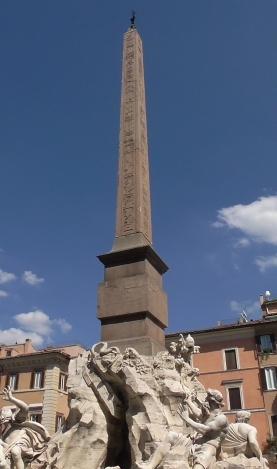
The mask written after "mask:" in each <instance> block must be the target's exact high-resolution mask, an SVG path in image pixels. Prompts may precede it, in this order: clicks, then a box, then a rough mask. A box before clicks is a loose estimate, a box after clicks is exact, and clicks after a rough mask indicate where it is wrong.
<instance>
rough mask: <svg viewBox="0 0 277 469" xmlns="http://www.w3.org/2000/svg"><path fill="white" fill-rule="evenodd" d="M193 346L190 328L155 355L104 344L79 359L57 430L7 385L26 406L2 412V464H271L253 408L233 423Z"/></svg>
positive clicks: (36, 468) (203, 468)
mask: <svg viewBox="0 0 277 469" xmlns="http://www.w3.org/2000/svg"><path fill="white" fill-rule="evenodd" d="M194 353H199V347H197V346H195V344H194V339H193V338H192V337H191V336H190V335H188V336H187V337H186V338H184V337H183V336H182V335H180V339H179V341H178V342H177V343H176V342H172V343H171V344H170V347H169V350H168V351H164V352H160V353H158V354H157V355H156V356H154V357H153V356H141V355H139V353H138V352H137V351H136V350H135V349H133V348H127V349H126V350H125V352H124V353H121V352H120V350H119V349H118V348H117V347H109V346H108V344H107V343H105V342H99V343H97V344H95V345H94V346H93V347H92V349H91V350H90V351H87V352H85V353H84V354H83V355H82V356H79V357H78V358H76V359H74V360H71V362H70V366H69V379H68V404H69V415H68V417H67V419H66V421H65V423H64V425H63V427H62V428H61V429H60V430H58V432H57V433H56V434H55V435H53V436H52V437H51V438H50V437H49V435H48V433H47V431H46V429H45V428H44V427H43V426H42V425H40V424H38V423H36V422H31V421H30V420H29V418H28V406H27V404H25V403H24V402H22V401H20V400H18V399H16V398H15V397H14V396H13V395H12V393H11V391H10V389H9V388H7V389H6V390H5V391H4V393H5V399H6V400H8V401H10V402H11V403H12V404H13V405H15V406H16V407H17V411H16V412H15V413H14V414H12V412H11V410H10V409H8V408H7V407H6V408H3V409H2V411H1V414H0V419H1V420H0V422H1V424H2V429H3V430H2V439H1V440H0V469H24V468H28V469H75V468H76V469H77V468H78V469H105V468H109V469H110V468H114V469H116V468H117V469H156V468H163V469H191V468H193V469H235V468H238V467H240V468H243V467H251V468H253V467H254V468H262V469H266V464H267V462H266V460H265V459H264V458H263V456H262V453H261V450H260V448H259V445H258V443H257V438H256V434H257V432H256V429H255V428H254V427H252V426H251V425H249V423H248V421H249V418H250V413H249V412H246V411H240V412H238V414H237V420H236V423H235V424H230V425H229V424H228V420H227V418H226V416H225V415H224V413H223V412H222V407H223V406H224V403H223V397H222V394H221V393H220V392H219V391H217V390H215V389H207V390H205V389H204V387H203V385H202V384H201V383H200V381H199V380H198V377H199V370H198V369H197V368H194V367H193V366H192V365H191V355H192V354H194Z"/></svg>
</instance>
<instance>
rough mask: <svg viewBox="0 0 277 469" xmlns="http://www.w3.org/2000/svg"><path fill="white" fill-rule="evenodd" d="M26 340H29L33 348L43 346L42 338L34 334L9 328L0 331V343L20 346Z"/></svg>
mask: <svg viewBox="0 0 277 469" xmlns="http://www.w3.org/2000/svg"><path fill="white" fill-rule="evenodd" d="M26 339H31V341H32V343H33V345H34V346H40V345H42V344H43V341H44V338H43V337H42V336H40V335H39V334H36V333H35V332H28V333H26V332H25V331H22V329H16V328H15V327H11V328H10V329H6V330H4V331H3V330H1V329H0V343H3V344H6V345H10V344H15V343H16V342H17V343H19V344H22V343H23V342H25V340H26Z"/></svg>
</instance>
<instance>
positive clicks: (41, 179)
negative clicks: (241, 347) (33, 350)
mask: <svg viewBox="0 0 277 469" xmlns="http://www.w3.org/2000/svg"><path fill="white" fill-rule="evenodd" d="M132 9H134V10H135V11H136V26H137V29H138V32H139V34H140V36H141V38H142V41H143V49H144V68H145V86H146V101H147V122H148V140H149V164H150V181H151V205H152V226H153V247H154V249H155V251H156V252H157V253H158V254H159V256H160V257H161V258H162V259H163V260H164V261H165V262H166V264H167V265H168V266H169V271H168V272H167V273H166V274H165V275H164V276H163V288H164V290H165V291H166V292H167V295H168V312H169V327H168V329H167V332H175V331H179V330H189V329H197V328H202V327H213V326H215V325H216V324H217V321H218V320H221V321H223V322H224V321H225V322H226V321H227V322H228V321H229V319H230V318H235V319H236V318H238V317H239V315H240V313H241V312H242V311H243V310H245V311H246V313H247V314H248V317H249V319H257V318H259V317H260V315H261V311H260V308H259V295H260V294H264V293H265V291H266V290H268V291H270V293H271V295H274V293H276V294H277V286H276V272H277V191H276V174H277V160H276V152H277V133H276V129H277V117H276V115H277V114H276V107H277V100H276V89H277V55H276V50H277V28H276V18H277V2H276V0H266V1H261V0H251V1H249V0H224V1H222V0H190V1H188V0H182V1H177V0H172V1H168V0H167V1H166V0H160V1H159V2H154V1H152V2H151V1H149V0H133V1H129V0H124V1H123V0H113V1H111V0H101V1H95V0H90V1H89V0H81V1H80V0H78V1H77V0H47V1H46V0H44V1H37V0H24V1H18V0H9V1H2V2H0V61H1V64H0V70H1V72H0V90H1V91H0V119H1V120H0V201H1V204H0V220H1V230H0V269H1V270H0V311H1V314H0V342H2V343H6V344H10V343H14V342H16V341H17V342H23V341H24V340H25V339H26V338H31V339H32V341H33V345H34V346H35V347H37V348H41V347H44V346H46V345H47V344H66V343H72V342H81V343H83V344H85V345H86V346H87V347H91V345H92V344H93V343H95V342H98V341H99V340H100V324H99V321H98V320H97V318H96V308H97V284H98V283H99V282H102V281H103V265H102V264H101V263H100V262H99V261H98V259H97V257H96V256H97V255H99V254H103V253H105V252H108V251H109V250H110V249H111V247H112V244H113V240H114V236H115V206H116V181H117V160H118V138H119V137H118V136H119V110H120V109H119V106H120V86H121V64H122V38H123V34H124V32H125V31H126V30H127V29H128V27H129V23H130V22H129V18H130V16H131V10H132Z"/></svg>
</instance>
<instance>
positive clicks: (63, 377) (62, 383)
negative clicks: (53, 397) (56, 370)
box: [59, 373, 67, 391]
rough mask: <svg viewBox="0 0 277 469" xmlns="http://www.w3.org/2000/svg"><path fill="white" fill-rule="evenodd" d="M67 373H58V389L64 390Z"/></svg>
mask: <svg viewBox="0 0 277 469" xmlns="http://www.w3.org/2000/svg"><path fill="white" fill-rule="evenodd" d="M66 383H67V375H66V374H65V373H60V380H59V389H60V391H66Z"/></svg>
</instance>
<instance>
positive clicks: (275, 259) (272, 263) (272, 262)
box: [254, 254, 277, 272]
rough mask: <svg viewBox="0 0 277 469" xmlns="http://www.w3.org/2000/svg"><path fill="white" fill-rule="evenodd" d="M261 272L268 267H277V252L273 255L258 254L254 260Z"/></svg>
mask: <svg viewBox="0 0 277 469" xmlns="http://www.w3.org/2000/svg"><path fill="white" fill-rule="evenodd" d="M254 264H256V265H257V266H258V267H259V269H260V271H261V272H265V270H266V269H268V268H269V267H277V254H275V255H274V256H258V257H256V259H255V260H254Z"/></svg>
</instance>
